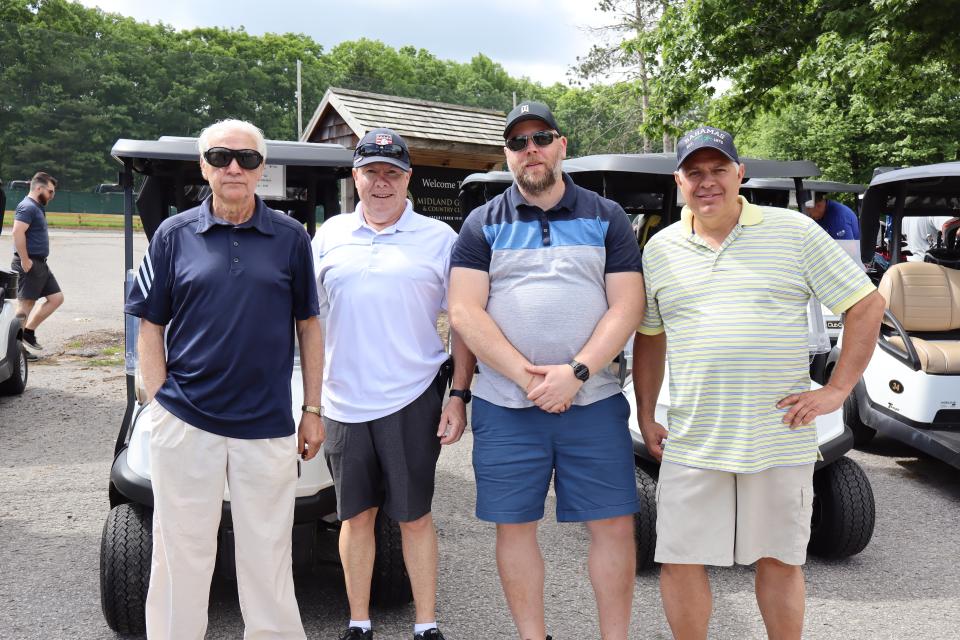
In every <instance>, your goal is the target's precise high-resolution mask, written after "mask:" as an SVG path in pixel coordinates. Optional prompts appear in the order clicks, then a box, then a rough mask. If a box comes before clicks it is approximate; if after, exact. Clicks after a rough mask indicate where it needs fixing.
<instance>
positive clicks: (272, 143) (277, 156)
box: [110, 136, 353, 171]
mask: <svg viewBox="0 0 960 640" xmlns="http://www.w3.org/2000/svg"><path fill="white" fill-rule="evenodd" d="M110 155H111V156H113V157H114V158H115V159H116V160H117V161H118V162H120V163H122V162H123V161H124V159H128V158H129V159H131V160H138V159H144V160H174V161H178V160H179V161H184V162H199V157H200V153H199V151H198V150H197V139H196V138H181V137H177V136H161V137H160V138H158V139H157V140H129V139H126V138H121V139H119V140H117V142H116V143H115V144H114V145H113V149H111V150H110ZM267 162H268V163H269V164H281V165H298V166H306V167H350V166H352V165H353V152H352V151H350V150H349V149H347V148H345V147H343V146H341V145H339V144H320V143H316V142H291V141H287V140H267ZM137 164H139V163H134V168H135V169H136V170H137V171H140V169H138V168H137ZM141 166H143V165H141Z"/></svg>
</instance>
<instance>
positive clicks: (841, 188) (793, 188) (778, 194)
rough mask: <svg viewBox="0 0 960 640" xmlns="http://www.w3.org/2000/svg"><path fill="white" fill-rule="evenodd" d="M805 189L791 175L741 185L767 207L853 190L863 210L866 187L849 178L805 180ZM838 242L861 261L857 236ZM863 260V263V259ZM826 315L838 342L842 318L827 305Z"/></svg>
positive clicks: (798, 204)
mask: <svg viewBox="0 0 960 640" xmlns="http://www.w3.org/2000/svg"><path fill="white" fill-rule="evenodd" d="M802 190H803V191H805V192H806V194H807V195H805V196H802V197H801V198H797V195H796V194H797V185H796V180H793V179H790V178H753V179H751V180H747V181H746V182H744V183H743V184H742V185H740V193H741V195H743V197H745V198H746V199H747V201H748V202H752V203H753V204H759V205H764V206H768V207H781V208H783V209H790V208H791V207H795V208H796V209H797V210H798V211H802V210H803V209H802V207H801V205H802V204H803V202H805V200H803V199H802V198H812V197H813V194H817V193H822V194H827V193H852V194H855V197H854V199H855V206H854V207H853V209H854V211H856V212H857V214H858V215H859V213H860V197H859V196H860V194H862V193H863V192H864V191H866V190H867V188H866V187H865V186H864V185H862V184H848V183H846V182H830V181H826V180H804V181H803V185H802ZM836 242H837V244H839V245H840V246H841V247H843V248H844V250H846V252H847V253H849V254H850V257H852V258H853V259H854V260H856V261H857V262H858V263H859V261H860V242H859V241H858V240H837V241H836ZM860 264H862V263H860ZM822 312H823V318H824V320H825V321H826V323H827V335H828V336H829V337H830V344H831V345H834V344H836V343H837V338H839V337H840V333H841V332H842V331H843V319H842V318H841V317H840V316H839V315H837V314H835V313H832V312H831V311H830V310H829V309H827V308H826V307H823V308H822Z"/></svg>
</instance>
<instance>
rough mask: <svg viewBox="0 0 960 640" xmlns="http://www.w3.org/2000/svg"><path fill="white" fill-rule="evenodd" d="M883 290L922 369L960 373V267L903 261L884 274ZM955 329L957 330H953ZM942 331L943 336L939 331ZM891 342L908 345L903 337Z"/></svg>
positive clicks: (902, 345)
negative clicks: (916, 334)
mask: <svg viewBox="0 0 960 640" xmlns="http://www.w3.org/2000/svg"><path fill="white" fill-rule="evenodd" d="M880 293H881V294H882V295H883V297H884V298H885V299H886V301H887V309H889V310H890V312H891V313H892V314H893V315H894V316H895V317H896V318H897V320H899V321H900V324H902V325H903V328H904V329H905V330H906V331H907V332H909V333H911V334H912V333H914V332H917V333H921V334H923V336H924V337H923V338H919V337H915V336H912V335H911V336H910V340H911V342H913V346H914V348H915V349H916V350H917V355H918V356H919V357H920V366H921V368H922V369H923V371H925V372H927V373H935V374H950V373H960V338H958V337H957V333H955V332H956V331H957V330H958V329H960V270H957V269H948V268H946V267H944V266H941V265H938V264H931V263H927V262H901V263H900V264H896V265H894V266H892V267H890V269H889V270H888V271H887V272H886V273H885V274H884V275H883V279H882V280H881V281H880ZM950 332H954V333H950ZM938 333H942V334H943V336H942V339H941V337H940V336H937V335H936V334H938ZM889 341H890V344H891V345H894V346H896V347H897V348H898V349H905V347H904V344H903V339H902V338H900V337H891V338H890V339H889Z"/></svg>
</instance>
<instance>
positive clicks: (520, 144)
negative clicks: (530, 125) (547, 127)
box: [506, 131, 560, 151]
mask: <svg viewBox="0 0 960 640" xmlns="http://www.w3.org/2000/svg"><path fill="white" fill-rule="evenodd" d="M559 137H560V134H559V133H554V132H553V131H535V132H533V133H531V134H529V135H526V136H514V137H512V138H508V139H507V141H506V145H507V149H510V151H523V150H524V149H526V148H527V141H528V140H531V139H532V140H533V144H535V145H537V146H538V147H549V146H550V145H551V144H553V140H554V138H559Z"/></svg>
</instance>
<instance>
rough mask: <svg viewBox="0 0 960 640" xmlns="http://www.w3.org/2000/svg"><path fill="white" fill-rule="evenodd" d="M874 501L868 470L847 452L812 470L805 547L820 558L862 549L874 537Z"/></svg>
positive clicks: (842, 554)
mask: <svg viewBox="0 0 960 640" xmlns="http://www.w3.org/2000/svg"><path fill="white" fill-rule="evenodd" d="M875 517H876V505H875V504H874V501H873V488H872V487H871V486H870V480H869V479H868V478H867V474H865V473H864V472H863V469H861V468H860V465H858V464H857V463H856V462H854V461H853V460H851V459H850V458H847V457H846V456H844V457H841V458H838V459H837V460H836V461H835V462H833V463H832V464H829V465H827V466H826V467H823V468H822V469H820V470H819V471H817V472H816V473H814V474H813V518H812V521H811V527H810V543H809V544H808V545H807V550H808V551H809V552H810V553H812V554H813V555H816V556H820V557H822V558H846V557H849V556H852V555H856V554H858V553H860V552H861V551H863V550H864V549H865V548H866V546H867V545H868V544H869V543H870V538H872V537H873V525H874V519H875Z"/></svg>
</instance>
